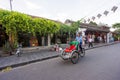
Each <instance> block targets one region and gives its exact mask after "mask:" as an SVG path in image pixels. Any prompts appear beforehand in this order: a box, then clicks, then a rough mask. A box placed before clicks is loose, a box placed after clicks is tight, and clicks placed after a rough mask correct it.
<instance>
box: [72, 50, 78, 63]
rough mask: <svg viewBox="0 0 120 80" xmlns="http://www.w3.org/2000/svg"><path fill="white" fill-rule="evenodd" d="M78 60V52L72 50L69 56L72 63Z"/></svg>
mask: <svg viewBox="0 0 120 80" xmlns="http://www.w3.org/2000/svg"><path fill="white" fill-rule="evenodd" d="M78 60H79V54H78V52H76V51H74V52H73V53H72V56H71V62H72V63H73V64H76V63H77V62H78Z"/></svg>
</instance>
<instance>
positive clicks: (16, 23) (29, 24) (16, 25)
mask: <svg viewBox="0 0 120 80" xmlns="http://www.w3.org/2000/svg"><path fill="white" fill-rule="evenodd" d="M0 13H1V14H0V22H1V23H2V25H3V27H4V28H5V29H6V33H7V34H8V35H9V41H10V42H11V44H14V43H15V42H17V34H18V32H25V33H31V34H33V35H34V36H35V34H36V32H37V33H39V34H41V35H48V34H52V33H56V32H58V31H59V29H60V24H58V23H56V22H54V21H51V20H48V19H44V18H32V17H31V16H28V15H26V14H23V13H19V12H15V11H12V12H10V11H7V10H0Z"/></svg>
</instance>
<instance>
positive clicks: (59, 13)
mask: <svg viewBox="0 0 120 80" xmlns="http://www.w3.org/2000/svg"><path fill="white" fill-rule="evenodd" d="M113 6H118V9H117V10H116V12H115V13H114V12H112V11H111V8H112V7H113ZM0 8H2V9H7V10H10V0H0ZM12 10H13V11H18V12H21V13H25V14H29V15H34V16H39V17H44V18H48V19H52V20H58V21H61V22H64V21H65V20H66V19H70V20H73V21H77V20H80V19H81V18H84V19H85V20H88V19H89V18H90V19H91V18H92V16H95V17H96V19H95V20H94V21H95V22H96V23H98V24H99V23H104V24H108V25H109V26H111V25H112V24H114V23H118V22H120V1H119V0H12ZM105 10H108V11H109V14H108V15H107V16H105V15H103V12H104V11H105ZM99 13H100V14H102V16H101V18H100V19H98V18H97V14H99Z"/></svg>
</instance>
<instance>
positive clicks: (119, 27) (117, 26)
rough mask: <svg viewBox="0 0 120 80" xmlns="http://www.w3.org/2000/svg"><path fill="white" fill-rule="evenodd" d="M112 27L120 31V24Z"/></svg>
mask: <svg viewBox="0 0 120 80" xmlns="http://www.w3.org/2000/svg"><path fill="white" fill-rule="evenodd" d="M112 27H113V28H115V29H117V30H118V31H120V23H115V24H113V25H112Z"/></svg>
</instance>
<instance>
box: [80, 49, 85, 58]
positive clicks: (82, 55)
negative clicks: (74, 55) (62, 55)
mask: <svg viewBox="0 0 120 80" xmlns="http://www.w3.org/2000/svg"><path fill="white" fill-rule="evenodd" d="M80 56H81V57H84V56H85V48H82V52H80Z"/></svg>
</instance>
